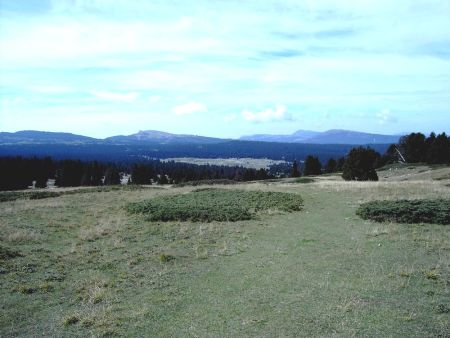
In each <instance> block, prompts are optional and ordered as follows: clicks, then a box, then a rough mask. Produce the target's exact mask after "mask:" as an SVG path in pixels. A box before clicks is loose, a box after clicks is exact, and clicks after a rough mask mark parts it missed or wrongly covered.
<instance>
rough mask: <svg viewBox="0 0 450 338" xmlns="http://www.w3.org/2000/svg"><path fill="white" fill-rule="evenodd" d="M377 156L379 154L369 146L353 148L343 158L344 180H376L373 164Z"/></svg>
mask: <svg viewBox="0 0 450 338" xmlns="http://www.w3.org/2000/svg"><path fill="white" fill-rule="evenodd" d="M379 157H380V154H378V153H377V152H376V151H374V150H373V149H371V148H364V147H358V148H353V149H352V150H350V153H349V154H348V156H347V158H346V159H345V163H344V167H343V172H342V178H343V179H344V180H346V181H350V180H354V181H378V175H377V173H376V171H375V165H376V162H377V160H378V158H379Z"/></svg>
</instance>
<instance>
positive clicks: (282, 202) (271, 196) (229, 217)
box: [126, 188, 303, 222]
mask: <svg viewBox="0 0 450 338" xmlns="http://www.w3.org/2000/svg"><path fill="white" fill-rule="evenodd" d="M302 202H303V201H302V199H301V197H300V196H299V195H296V194H289V193H281V192H261V191H242V190H225V189H213V188H207V189H198V190H195V191H193V192H189V193H187V194H182V195H175V196H160V197H156V198H153V199H151V200H147V201H143V202H137V203H130V204H128V205H127V207H126V209H127V211H128V212H129V213H131V214H143V215H145V216H146V219H147V220H149V221H194V222H212V221H233V222H234V221H239V220H249V219H252V218H254V217H255V215H256V213H257V212H258V211H263V210H269V209H275V210H280V211H297V210H301V207H302Z"/></svg>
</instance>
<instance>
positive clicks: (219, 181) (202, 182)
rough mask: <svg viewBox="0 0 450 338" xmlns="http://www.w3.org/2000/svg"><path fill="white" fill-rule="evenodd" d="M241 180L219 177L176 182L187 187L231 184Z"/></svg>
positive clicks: (178, 185) (177, 185)
mask: <svg viewBox="0 0 450 338" xmlns="http://www.w3.org/2000/svg"><path fill="white" fill-rule="evenodd" d="M238 183H239V182H237V181H233V180H227V179H217V180H198V181H187V182H183V183H178V184H175V186H176V187H185V186H192V187H195V186H199V185H230V184H238Z"/></svg>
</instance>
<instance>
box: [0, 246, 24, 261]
mask: <svg viewBox="0 0 450 338" xmlns="http://www.w3.org/2000/svg"><path fill="white" fill-rule="evenodd" d="M22 256H23V255H22V254H21V253H20V252H19V251H16V250H11V249H8V248H6V247H4V246H1V245H0V260H7V259H12V258H16V257H22Z"/></svg>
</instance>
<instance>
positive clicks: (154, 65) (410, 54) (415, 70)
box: [0, 0, 450, 137]
mask: <svg viewBox="0 0 450 338" xmlns="http://www.w3.org/2000/svg"><path fill="white" fill-rule="evenodd" d="M336 128H340V129H351V130H360V131H368V132H377V133H387V134H395V133H402V132H409V131H422V132H426V133H428V132H430V131H432V130H434V131H436V132H441V131H446V132H449V131H450V1H448V0H443V1H439V0H424V1H422V0H395V1H392V0H376V1H375V0H374V1H371V0H358V1H356V0H355V1H346V0H339V1H337V0H336V1H330V0H304V1H301V0H297V1H291V0H287V1H283V0H277V1H275V0H273V1H272V0H258V1H253V0H248V1H237V0H236V1H235V0H226V1H225V0H208V1H203V0H195V1H190V0H184V1H177V0H165V1H158V0H152V1H146V0H70V1H69V0H0V131H17V130H23V129H35V130H49V131H66V132H73V133H78V134H83V135H89V136H95V137H106V136H111V135H117V134H131V133H134V132H137V131H138V130H147V129H155V130H162V131H168V132H173V133H189V134H198V135H207V136H218V137H239V136H241V135H246V134H255V133H272V134H275V133H282V134H287V133H292V132H294V131H295V130H297V129H311V130H319V131H321V130H327V129H336Z"/></svg>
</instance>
